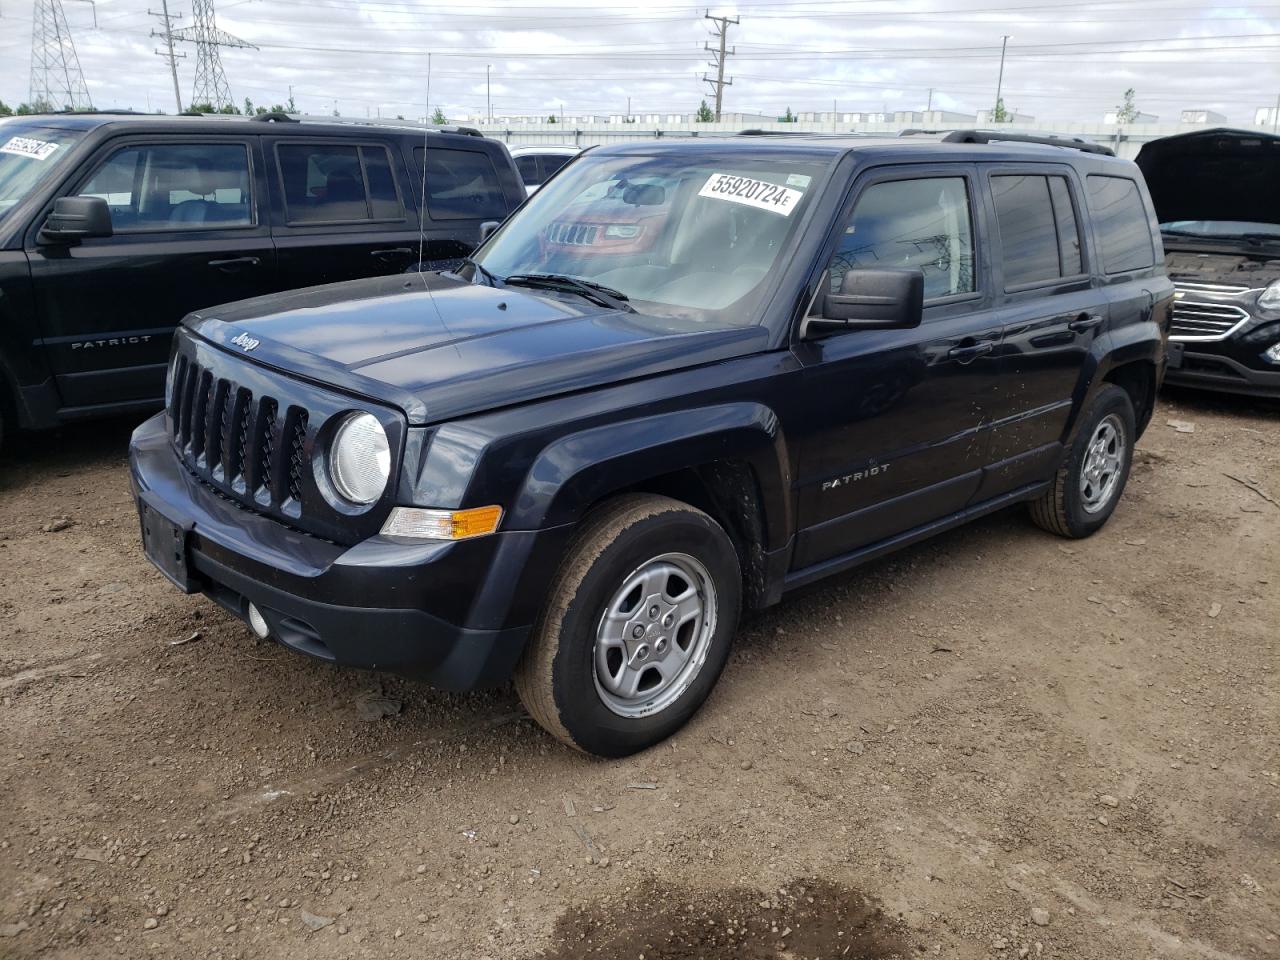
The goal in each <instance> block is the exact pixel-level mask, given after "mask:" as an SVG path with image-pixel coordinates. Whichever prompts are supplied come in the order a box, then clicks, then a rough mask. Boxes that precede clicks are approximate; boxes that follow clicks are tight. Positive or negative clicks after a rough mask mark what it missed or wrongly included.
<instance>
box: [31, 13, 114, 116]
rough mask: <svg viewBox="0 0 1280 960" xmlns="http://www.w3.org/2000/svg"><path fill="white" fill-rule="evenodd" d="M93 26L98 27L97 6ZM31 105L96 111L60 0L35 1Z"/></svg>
mask: <svg viewBox="0 0 1280 960" xmlns="http://www.w3.org/2000/svg"><path fill="white" fill-rule="evenodd" d="M87 2H89V3H92V2H93V0H87ZM93 25H94V26H95V27H96V26H97V25H98V8H97V7H94V10H93ZM31 105H32V106H33V107H36V108H37V109H47V110H62V109H66V110H92V109H93V101H92V99H91V98H90V97H89V88H88V87H87V86H86V85H85V82H84V74H83V73H82V72H81V71H80V58H79V57H78V56H76V45H75V43H73V42H72V40H71V31H70V29H68V27H67V18H66V16H65V15H64V14H63V12H62V2H61V0H36V4H35V9H34V10H33V11H32V18H31Z"/></svg>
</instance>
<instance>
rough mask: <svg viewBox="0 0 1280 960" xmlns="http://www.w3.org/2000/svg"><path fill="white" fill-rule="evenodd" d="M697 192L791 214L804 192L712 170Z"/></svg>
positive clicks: (702, 195) (699, 194)
mask: <svg viewBox="0 0 1280 960" xmlns="http://www.w3.org/2000/svg"><path fill="white" fill-rule="evenodd" d="M698 196H700V197H710V198H711V199H712V200H728V201H729V202H730V203H743V204H746V205H747V206H748V207H755V208H756V209H757V210H769V211H772V212H773V213H780V214H782V215H783V216H784V217H789V216H791V211H792V210H794V209H795V208H796V205H797V204H798V203H799V202H800V198H801V197H803V196H804V193H803V192H802V191H800V190H792V189H791V188H790V187H783V186H779V185H778V184H776V183H769V182H768V181H766V180H753V179H752V178H751V177H736V176H734V175H733V174H731V173H713V174H712V175H711V176H710V177H708V178H707V182H706V183H705V184H703V186H702V189H701V190H699V191H698Z"/></svg>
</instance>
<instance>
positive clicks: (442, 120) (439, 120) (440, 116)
mask: <svg viewBox="0 0 1280 960" xmlns="http://www.w3.org/2000/svg"><path fill="white" fill-rule="evenodd" d="M431 122H432V123H434V124H435V125H436V126H437V127H442V126H444V125H445V124H446V123H448V122H449V118H448V117H446V116H445V115H444V111H443V110H441V109H440V108H439V107H436V112H435V113H433V114H432V115H431Z"/></svg>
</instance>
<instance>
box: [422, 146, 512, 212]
mask: <svg viewBox="0 0 1280 960" xmlns="http://www.w3.org/2000/svg"><path fill="white" fill-rule="evenodd" d="M413 155H414V160H415V161H416V162H417V163H418V164H419V169H421V164H422V163H423V162H424V159H425V162H426V171H425V172H426V180H427V213H428V214H429V215H430V217H431V219H432V220H501V219H503V218H504V217H505V216H506V215H507V197H506V194H504V193H503V192H502V181H500V180H499V179H498V170H497V168H496V167H495V166H494V165H493V159H492V158H491V157H490V156H489V155H488V154H487V153H483V152H481V151H479V150H455V149H452V148H449V147H432V148H430V149H428V150H424V149H423V148H422V147H416V148H414V151H413Z"/></svg>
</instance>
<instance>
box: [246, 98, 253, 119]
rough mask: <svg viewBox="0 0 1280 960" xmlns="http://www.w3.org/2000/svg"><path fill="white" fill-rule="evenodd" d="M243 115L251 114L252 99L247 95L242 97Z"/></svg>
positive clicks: (250, 115)
mask: <svg viewBox="0 0 1280 960" xmlns="http://www.w3.org/2000/svg"><path fill="white" fill-rule="evenodd" d="M244 115H245V116H246V117H252V116H253V101H252V100H250V99H249V98H248V97H245V98H244Z"/></svg>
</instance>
